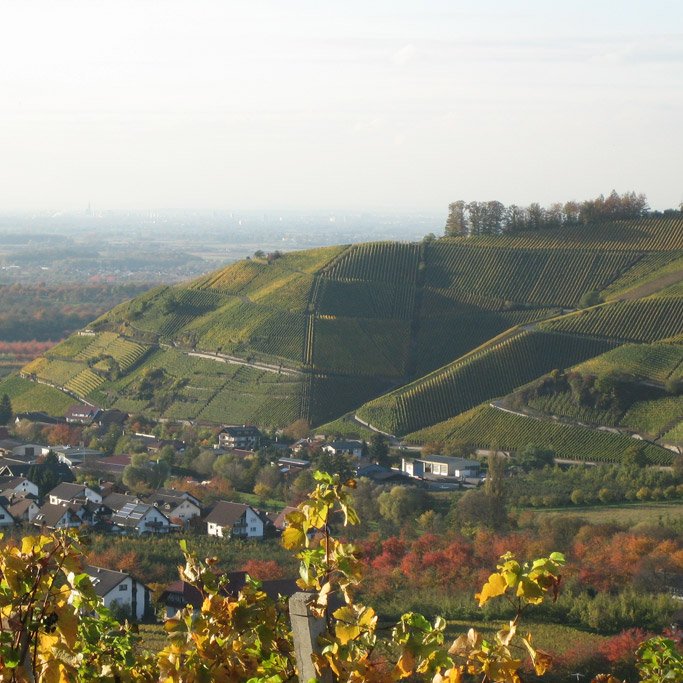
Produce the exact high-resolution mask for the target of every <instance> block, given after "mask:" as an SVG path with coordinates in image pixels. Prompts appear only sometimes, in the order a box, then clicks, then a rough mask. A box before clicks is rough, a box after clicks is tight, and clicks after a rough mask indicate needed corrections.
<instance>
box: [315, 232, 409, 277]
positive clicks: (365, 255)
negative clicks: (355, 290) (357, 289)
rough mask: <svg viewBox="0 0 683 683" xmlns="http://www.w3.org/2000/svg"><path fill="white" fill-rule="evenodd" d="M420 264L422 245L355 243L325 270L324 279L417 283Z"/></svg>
mask: <svg viewBox="0 0 683 683" xmlns="http://www.w3.org/2000/svg"><path fill="white" fill-rule="evenodd" d="M419 262H420V246H419V245H418V244H406V243H401V242H369V243H367V244H354V245H353V246H352V247H350V248H349V249H348V251H347V252H346V253H345V254H343V255H342V256H341V257H340V258H338V259H336V260H335V262H334V263H333V264H331V265H330V266H328V267H327V268H325V269H324V270H323V272H322V274H323V276H324V277H326V278H329V279H331V280H341V281H347V280H350V281H354V280H361V281H370V282H387V283H393V284H399V285H409V284H414V283H415V281H416V279H417V272H418V264H419Z"/></svg>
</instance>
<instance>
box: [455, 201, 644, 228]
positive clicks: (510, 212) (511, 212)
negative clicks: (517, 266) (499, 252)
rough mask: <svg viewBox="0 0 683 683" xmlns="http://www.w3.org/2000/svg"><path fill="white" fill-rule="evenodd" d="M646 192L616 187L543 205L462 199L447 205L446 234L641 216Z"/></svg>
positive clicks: (557, 225)
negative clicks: (585, 197)
mask: <svg viewBox="0 0 683 683" xmlns="http://www.w3.org/2000/svg"><path fill="white" fill-rule="evenodd" d="M648 209H649V207H648V204H647V198H646V197H645V195H644V194H636V193H635V192H625V193H624V194H622V195H620V194H619V193H618V192H616V191H615V190H612V192H611V193H610V194H609V196H607V197H604V196H603V195H600V196H599V197H597V198H596V199H588V200H586V201H583V202H577V201H568V202H565V203H564V204H561V203H555V204H551V205H550V206H547V207H542V206H541V205H540V204H538V203H533V204H530V205H529V206H517V205H516V204H511V205H510V206H505V205H504V204H502V203H501V202H499V201H495V200H494V201H487V202H476V201H474V202H464V201H463V200H459V201H457V202H453V203H452V204H449V206H448V219H447V220H446V236H448V237H457V236H470V235H500V234H503V233H514V232H520V231H523V230H548V229H552V228H562V227H570V226H575V225H582V224H585V223H590V222H592V221H596V220H616V219H625V218H640V217H641V216H644V215H645V214H646V213H647V212H648Z"/></svg>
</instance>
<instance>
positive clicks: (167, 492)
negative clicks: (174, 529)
mask: <svg viewBox="0 0 683 683" xmlns="http://www.w3.org/2000/svg"><path fill="white" fill-rule="evenodd" d="M145 500H146V502H148V503H151V504H152V505H154V507H156V508H159V510H161V511H162V512H163V513H164V515H166V517H168V518H169V519H179V520H181V521H182V523H183V524H187V523H188V522H189V521H190V520H191V519H192V518H193V517H199V516H200V515H201V514H202V508H201V505H200V503H199V500H198V499H197V498H195V497H194V496H193V495H192V494H191V493H188V492H187V491H174V490H173V489H159V490H158V491H155V492H154V493H152V494H151V495H150V496H149V497H147V498H146V499H145Z"/></svg>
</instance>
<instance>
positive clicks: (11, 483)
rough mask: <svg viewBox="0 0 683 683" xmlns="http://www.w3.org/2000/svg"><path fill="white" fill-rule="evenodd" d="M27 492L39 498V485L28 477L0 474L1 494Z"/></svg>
mask: <svg viewBox="0 0 683 683" xmlns="http://www.w3.org/2000/svg"><path fill="white" fill-rule="evenodd" d="M9 493H27V494H29V495H31V496H34V497H35V498H38V487H37V486H36V485H35V484H34V483H33V482H32V481H29V480H28V479H27V478H26V477H11V476H5V477H3V476H0V495H3V496H6V495H7V494H9Z"/></svg>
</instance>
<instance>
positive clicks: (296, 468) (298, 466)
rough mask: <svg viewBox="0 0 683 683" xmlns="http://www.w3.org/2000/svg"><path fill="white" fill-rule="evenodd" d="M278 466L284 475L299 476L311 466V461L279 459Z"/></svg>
mask: <svg viewBox="0 0 683 683" xmlns="http://www.w3.org/2000/svg"><path fill="white" fill-rule="evenodd" d="M277 464H278V466H279V467H280V472H282V473H283V474H291V475H295V474H299V472H302V471H303V470H305V469H307V468H309V467H310V466H311V462H310V460H304V459H303V458H278V460H277Z"/></svg>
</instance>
